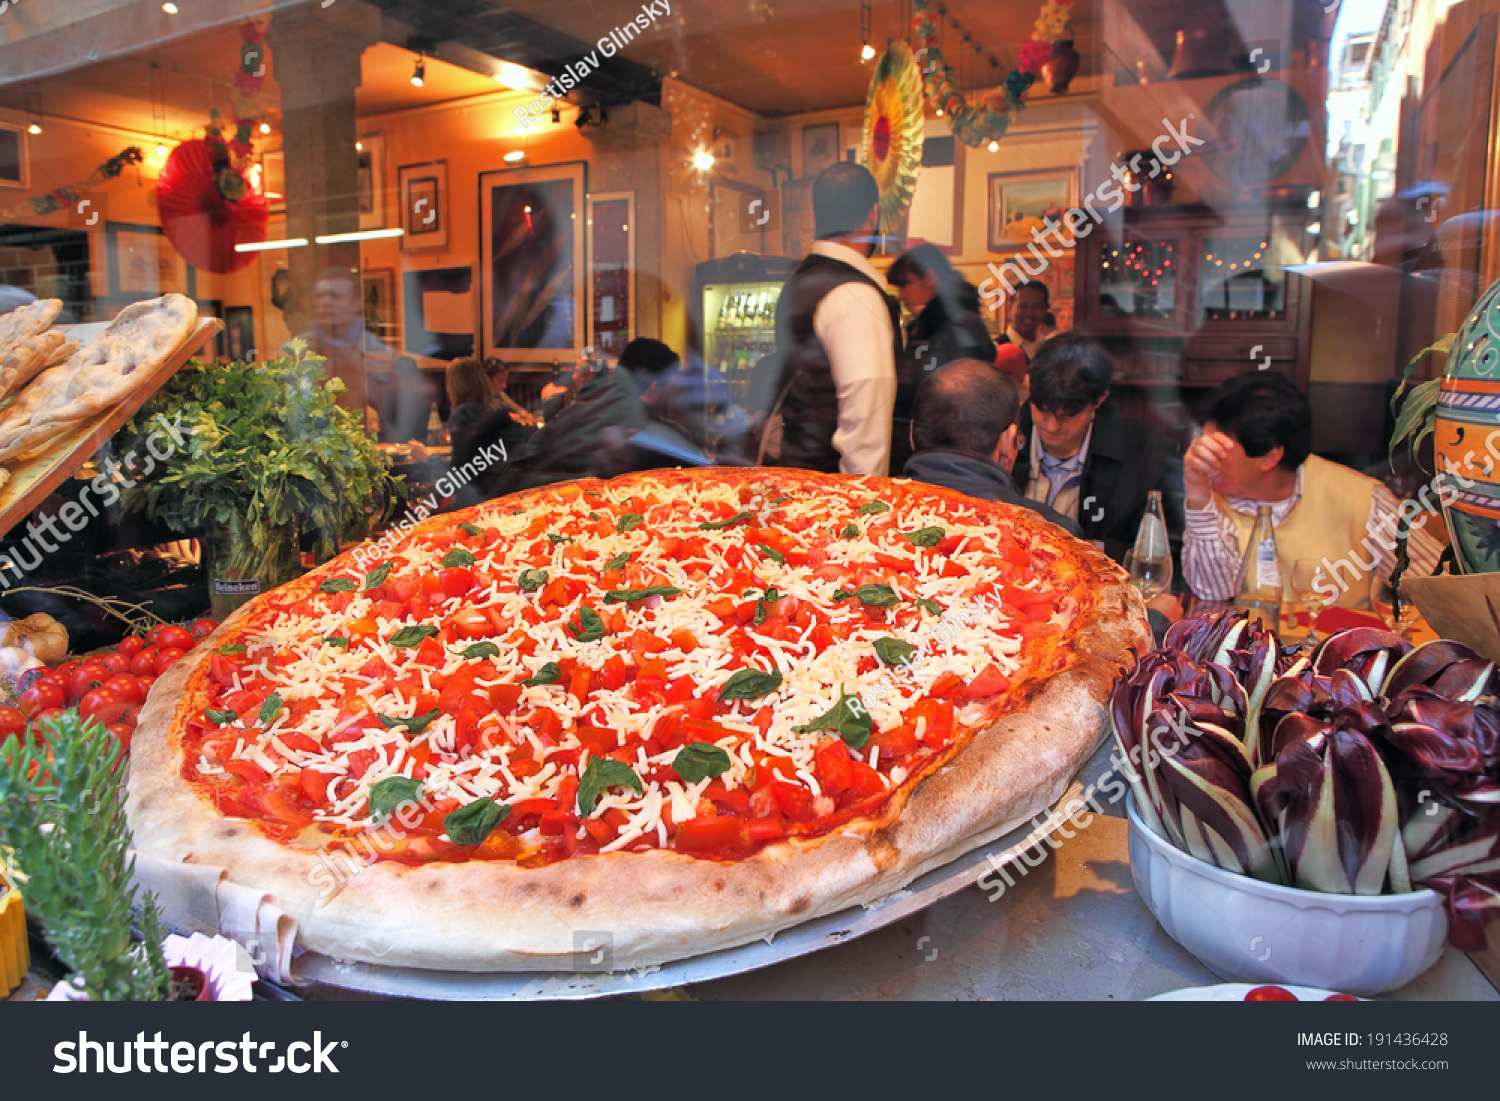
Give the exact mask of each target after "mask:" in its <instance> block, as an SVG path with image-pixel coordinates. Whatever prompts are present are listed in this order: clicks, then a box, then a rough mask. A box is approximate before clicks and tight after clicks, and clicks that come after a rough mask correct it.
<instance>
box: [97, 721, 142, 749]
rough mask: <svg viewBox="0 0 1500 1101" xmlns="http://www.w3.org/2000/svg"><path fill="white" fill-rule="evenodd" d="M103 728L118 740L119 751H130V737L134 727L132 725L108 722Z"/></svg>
mask: <svg viewBox="0 0 1500 1101" xmlns="http://www.w3.org/2000/svg"><path fill="white" fill-rule="evenodd" d="M104 729H105V730H108V731H109V732H110V733H111V734H113V735H114V736H115V738H116V740H118V741H119V743H120V750H121V752H123V753H129V752H130V738H131V736H132V735H133V734H134V733H135V727H134V726H133V725H127V724H126V723H110V724H109V725H108V726H106V727H105V728H104Z"/></svg>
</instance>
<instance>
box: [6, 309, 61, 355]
mask: <svg viewBox="0 0 1500 1101" xmlns="http://www.w3.org/2000/svg"><path fill="white" fill-rule="evenodd" d="M62 308H63V302H62V299H61V298H38V299H37V300H36V301H35V302H28V303H26V305H24V306H22V307H20V308H19V309H15V310H11V311H10V313H8V314H3V315H0V356H3V355H5V354H6V353H7V352H9V351H10V349H11V348H12V347H13V346H14V345H16V344H19V343H20V342H21V341H23V340H25V339H26V338H27V337H29V336H38V335H40V334H42V333H44V332H46V331H47V330H48V329H50V328H52V323H53V322H54V321H56V320H57V316H58V314H60V313H62Z"/></svg>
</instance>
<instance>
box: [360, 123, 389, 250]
mask: <svg viewBox="0 0 1500 1101" xmlns="http://www.w3.org/2000/svg"><path fill="white" fill-rule="evenodd" d="M355 149H356V151H357V152H358V154H359V182H358V185H357V190H358V193H359V228H360V229H384V228H385V135H384V134H361V135H360V138H359V143H358V144H357V145H356V146H355Z"/></svg>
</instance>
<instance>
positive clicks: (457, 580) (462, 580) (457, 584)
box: [438, 566, 474, 597]
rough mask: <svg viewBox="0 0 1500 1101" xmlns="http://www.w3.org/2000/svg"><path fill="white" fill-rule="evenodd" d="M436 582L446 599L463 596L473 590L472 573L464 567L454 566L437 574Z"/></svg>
mask: <svg viewBox="0 0 1500 1101" xmlns="http://www.w3.org/2000/svg"><path fill="white" fill-rule="evenodd" d="M438 582H439V583H440V584H441V585H442V587H443V595H444V596H447V597H455V596H463V595H464V594H465V593H467V592H469V590H471V589H473V588H474V571H473V570H470V569H468V568H467V567H464V566H455V567H453V568H452V569H449V570H443V571H442V572H441V573H439V574H438Z"/></svg>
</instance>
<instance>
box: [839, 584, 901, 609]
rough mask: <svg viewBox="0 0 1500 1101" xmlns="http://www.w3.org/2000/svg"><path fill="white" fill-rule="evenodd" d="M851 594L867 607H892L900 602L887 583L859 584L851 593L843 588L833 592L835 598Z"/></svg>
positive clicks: (844, 598) (845, 597) (843, 598)
mask: <svg viewBox="0 0 1500 1101" xmlns="http://www.w3.org/2000/svg"><path fill="white" fill-rule="evenodd" d="M851 596H852V597H854V598H855V599H857V600H858V601H859V602H860V603H861V604H863V605H864V606H865V607H867V608H894V607H895V606H896V605H898V604H900V603H901V598H900V597H899V596H897V595H896V590H895V589H893V588H891V587H890V586H889V585H861V586H860V587H859V588H857V589H855V590H854V591H853V592H852V593H851V592H848V591H847V590H845V589H840V590H839V591H838V592H836V593H834V599H835V600H848V599H849V598H850V597H851Z"/></svg>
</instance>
